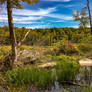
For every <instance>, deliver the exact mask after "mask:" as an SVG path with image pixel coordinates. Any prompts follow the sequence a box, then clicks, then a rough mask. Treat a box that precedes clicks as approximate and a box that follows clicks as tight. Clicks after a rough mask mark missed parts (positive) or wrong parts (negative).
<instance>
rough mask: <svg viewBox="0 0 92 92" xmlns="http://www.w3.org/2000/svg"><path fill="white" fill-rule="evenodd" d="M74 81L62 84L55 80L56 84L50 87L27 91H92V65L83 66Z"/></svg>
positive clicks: (28, 91)
mask: <svg viewBox="0 0 92 92" xmlns="http://www.w3.org/2000/svg"><path fill="white" fill-rule="evenodd" d="M72 83H74V84H72V85H69V84H64V85H61V84H59V83H58V82H57V81H55V83H54V86H51V87H50V88H48V89H45V90H40V91H39V90H38V89H35V90H31V89H29V90H27V92H92V67H87V66H86V67H81V69H80V73H79V74H78V75H77V76H76V78H75V80H74V81H73V82H72ZM89 87H90V88H89Z"/></svg>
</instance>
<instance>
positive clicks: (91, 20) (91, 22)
mask: <svg viewBox="0 0 92 92" xmlns="http://www.w3.org/2000/svg"><path fill="white" fill-rule="evenodd" d="M87 8H88V14H89V20H90V29H91V35H92V18H91V11H90V5H89V0H87Z"/></svg>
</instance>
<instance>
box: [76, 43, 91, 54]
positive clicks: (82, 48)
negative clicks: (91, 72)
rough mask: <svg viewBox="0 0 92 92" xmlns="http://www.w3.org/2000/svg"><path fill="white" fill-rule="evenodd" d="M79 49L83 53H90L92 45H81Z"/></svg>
mask: <svg viewBox="0 0 92 92" xmlns="http://www.w3.org/2000/svg"><path fill="white" fill-rule="evenodd" d="M78 48H79V50H80V52H81V53H86V52H90V51H92V44H84V43H81V44H79V45H78Z"/></svg>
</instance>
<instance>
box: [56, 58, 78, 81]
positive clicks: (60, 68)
mask: <svg viewBox="0 0 92 92" xmlns="http://www.w3.org/2000/svg"><path fill="white" fill-rule="evenodd" d="M55 68H56V75H57V78H58V81H59V82H63V81H72V80H73V79H74V78H75V75H76V73H77V72H78V70H79V64H78V63H76V62H75V61H73V62H72V61H71V60H69V59H62V60H60V61H59V62H58V63H57V65H56V67H55Z"/></svg>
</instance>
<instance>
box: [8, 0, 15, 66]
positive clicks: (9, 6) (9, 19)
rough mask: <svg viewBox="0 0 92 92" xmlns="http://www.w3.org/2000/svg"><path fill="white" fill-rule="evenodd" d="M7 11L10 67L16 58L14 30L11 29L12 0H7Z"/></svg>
mask: <svg viewBox="0 0 92 92" xmlns="http://www.w3.org/2000/svg"><path fill="white" fill-rule="evenodd" d="M7 13H8V24H9V33H10V44H11V47H12V51H11V60H10V66H11V67H12V65H13V63H14V61H15V60H16V59H17V44H16V36H15V31H14V29H13V17H12V0H7Z"/></svg>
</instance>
